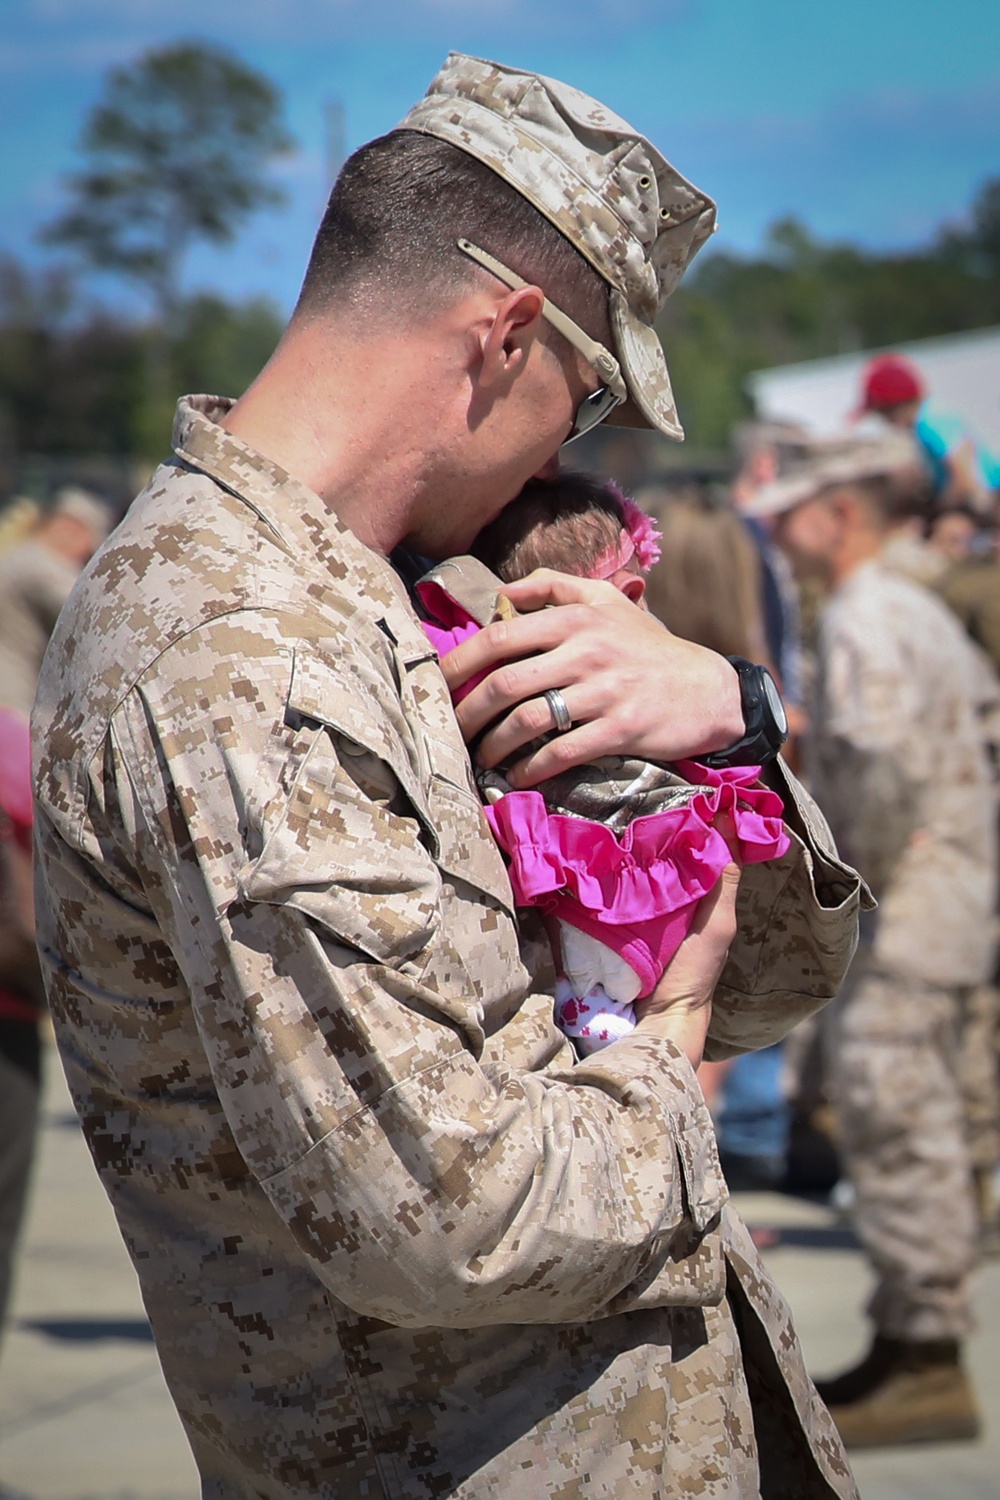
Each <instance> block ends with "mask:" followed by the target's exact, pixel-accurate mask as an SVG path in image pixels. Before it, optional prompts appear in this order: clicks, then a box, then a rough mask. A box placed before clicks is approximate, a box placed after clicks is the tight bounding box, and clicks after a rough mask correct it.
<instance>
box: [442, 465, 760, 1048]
mask: <svg viewBox="0 0 1000 1500" xmlns="http://www.w3.org/2000/svg"><path fill="white" fill-rule="evenodd" d="M658 540H659V533H658V532H657V531H656V530H655V529H654V527H653V524H652V522H651V520H650V518H649V517H648V516H647V515H645V514H644V512H643V511H641V510H640V509H639V507H638V506H637V505H636V504H635V503H634V501H632V500H629V499H627V498H626V497H625V496H624V495H622V493H621V492H620V490H618V489H617V487H616V486H615V485H613V484H602V483H600V482H599V481H597V480H595V479H592V478H591V477H589V476H588V475H585V474H573V473H566V474H563V475H561V476H560V477H559V478H558V479H556V480H552V481H542V480H534V481H532V482H531V483H530V484H528V485H527V486H526V487H525V489H524V490H523V491H522V493H521V495H520V496H519V497H518V499H517V500H515V501H514V502H512V503H511V504H510V505H508V506H507V507H506V509H505V510H504V511H503V512H502V513H501V515H500V516H499V517H498V518H497V520H496V521H494V522H493V523H492V524H491V525H490V526H488V527H487V528H486V529H485V530H484V531H483V532H481V533H480V536H479V537H478V538H477V541H476V545H475V553H476V555H475V557H465V558H452V559H451V560H449V561H448V562H445V563H442V564H440V565H439V566H438V567H437V568H434V569H432V570H431V572H430V573H428V574H426V575H425V576H424V578H423V579H421V581H420V582H419V583H418V585H417V593H418V595H419V597H420V599H421V602H422V604H423V607H424V609H425V611H426V614H427V616H428V618H427V619H426V620H425V625H424V628H425V630H426V631H427V634H428V636H429V637H430V639H431V641H432V643H433V644H434V646H435V647H436V649H437V650H438V652H439V654H441V655H444V654H446V652H448V651H449V650H451V649H453V648H454V647H455V646H456V645H458V644H459V642H460V641H462V640H464V639H466V638H467V637H468V636H469V635H471V634H473V633H474V632H475V631H476V630H478V629H481V628H482V626H483V625H485V624H487V623H488V622H489V621H490V620H491V619H494V618H497V617H498V616H501V617H502V616H504V615H508V616H509V615H510V614H511V613H512V608H511V606H510V604H509V602H508V601H507V600H506V598H505V597H504V595H503V591H502V586H503V584H504V583H505V582H511V581H513V580H514V579H516V578H522V577H524V576H525V575H526V574H527V573H530V572H531V571H532V570H533V569H534V568H538V567H548V568H556V569H558V570H559V571H561V572H564V573H575V574H577V575H579V576H581V577H587V578H601V579H607V580H608V581H609V582H611V583H612V584H614V585H615V587H616V588H618V589H620V590H621V592H622V593H624V594H625V595H626V596H627V597H628V598H629V599H631V600H632V602H633V603H634V604H636V605H637V606H638V607H639V608H642V609H644V608H645V607H646V606H645V602H644V597H643V596H644V594H645V587H646V585H645V579H644V577H643V574H644V573H645V572H647V571H648V570H649V568H651V567H652V566H653V564H654V563H655V562H656V561H657V560H658V558H659V556H660V549H659V546H658ZM474 685H475V679H473V680H472V681H470V682H468V683H466V684H465V685H464V687H463V688H462V689H461V690H460V692H459V693H458V694H456V698H460V697H463V696H464V695H465V694H466V693H468V692H470V691H471V690H472V688H473V686H474ZM759 776H760V767H759V766H739V767H733V768H731V769H727V770H721V771H717V770H710V769H709V768H708V767H706V766H702V765H700V764H698V763H697V762H695V761H682V762H679V763H678V764H677V765H676V766H662V765H656V764H654V763H652V762H648V761H640V760H633V759H627V758H625V757H622V756H609V757H605V758H604V759H602V760H600V761H596V762H595V763H594V764H593V765H589V766H583V767H577V768H576V769H574V770H572V771H566V772H563V773H561V774H560V775H558V776H554V777H551V778H550V779H549V780H548V781H545V782H543V783H542V784H541V785H540V786H539V787H538V788H537V789H535V790H533V791H527V792H524V791H516V790H514V789H513V788H512V787H511V786H510V785H509V783H508V782H507V781H506V779H505V777H504V775H503V767H500V768H498V769H497V770H495V771H485V772H481V773H479V775H478V778H477V779H478V782H479V789H480V793H481V795H482V797H483V800H484V802H485V803H486V811H487V817H488V819H489V822H490V826H491V828H492V829H493V833H494V835H495V837H496V839H497V841H498V843H499V844H500V846H501V848H502V849H503V850H504V852H505V854H506V855H507V857H508V860H509V867H510V878H511V885H512V888H513V891H514V896H515V899H516V901H517V903H518V905H520V906H535V907H538V908H539V909H540V910H541V911H542V913H543V914H544V916H545V918H546V922H547V926H548V930H549V934H550V937H551V938H552V942H553V952H554V956H555V960H556V966H557V971H558V974H559V977H558V980H557V984H556V1012H555V1014H556V1021H557V1023H558V1025H559V1026H560V1028H561V1029H562V1030H563V1031H564V1032H565V1033H566V1035H568V1036H570V1037H572V1038H573V1039H574V1041H575V1043H576V1045H577V1048H578V1049H579V1051H580V1052H581V1053H583V1054H587V1053H589V1052H594V1051H597V1050H599V1049H600V1048H602V1047H605V1046H608V1045H609V1044H610V1043H611V1042H614V1041H617V1040H619V1038H621V1037H623V1036H626V1035H627V1034H628V1033H629V1031H631V1030H632V1028H633V1027H634V1025H635V1021H636V1017H635V1011H634V1009H633V1003H634V1002H635V1001H636V1000H638V999H641V998H643V997H645V996H646V995H648V994H650V993H651V992H652V990H653V989H654V988H655V986H656V984H657V982H658V980H659V979H660V977H661V975H662V973H663V970H664V969H665V968H666V965H667V964H668V963H669V961H670V959H671V958H672V957H673V955H674V953H676V951H677V948H678V947H679V946H680V943H681V941H682V940H683V938H684V936H685V935H686V933H687V932H688V931H689V929H690V927H691V924H692V922H693V921H694V917H695V913H696V911H697V907H698V903H699V901H700V900H701V899H702V897H703V896H705V895H706V894H707V893H708V892H709V891H710V890H711V889H712V888H713V886H714V885H715V883H716V881H717V880H718V879H719V877H720V875H721V873H722V871H723V869H724V868H725V866H726V865H727V864H728V863H729V862H730V860H731V859H732V853H731V851H730V848H729V844H728V843H727V841H726V839H725V838H724V837H723V835H722V833H721V832H720V831H719V828H718V826H717V825H718V821H719V818H720V815H721V814H723V813H726V814H729V815H730V817H731V818H732V824H733V825H734V826H735V831H736V840H737V844H738V849H739V856H740V858H741V860H742V861H743V862H744V864H755V863H760V862H762V861H763V860H767V859H771V858H774V857H776V856H779V855H782V854H784V853H785V851H786V850H787V849H788V845H789V840H788V835H787V833H786V832H785V829H784V826H783V823H782V811H783V809H782V804H781V800H780V798H779V797H778V796H777V794H776V793H774V792H772V791H769V790H767V789H766V788H764V787H761V786H759V785H757V784H756V783H757V782H758V778H759Z"/></svg>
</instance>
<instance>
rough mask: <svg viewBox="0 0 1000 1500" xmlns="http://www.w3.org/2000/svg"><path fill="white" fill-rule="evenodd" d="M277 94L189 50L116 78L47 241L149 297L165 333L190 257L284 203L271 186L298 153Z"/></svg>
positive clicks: (235, 68)
mask: <svg viewBox="0 0 1000 1500" xmlns="http://www.w3.org/2000/svg"><path fill="white" fill-rule="evenodd" d="M280 117H281V98H280V95H279V94H278V92H277V90H276V89H275V88H274V86H273V85H272V84H271V83H270V82H269V81H268V79H266V78H264V77H263V76H262V75H261V74H260V73H258V72H256V71H255V70H254V69H252V68H249V67H248V66H247V65H246V64H245V63H243V62H241V61H240V60H239V59H238V58H237V57H235V56H234V55H233V54H231V53H230V52H228V51H227V50H225V49H224V48H222V47H218V46H214V45H209V44H207V43H197V42H183V43H179V44H176V45H173V46H169V47H163V48H159V49H154V50H153V51H150V52H147V53H145V54H144V55H143V56H142V57H140V58H139V60H138V61H137V62H135V63H133V64H130V65H129V66H127V67H121V68H115V69H113V70H112V71H111V72H110V73H109V75H108V79H107V83H106V88H105V95H104V98H103V99H102V101H101V102H100V103H99V104H98V105H97V106H96V107H95V109H94V110H93V112H92V114H91V115H90V117H89V119H88V121H87V123H86V125H85V127H84V132H83V138H82V150H83V153H84V156H85V157H86V158H87V162H88V165H87V166H86V168H85V169H84V170H83V171H81V172H78V173H77V174H75V175H74V176H72V177H71V178H70V179H69V183H68V187H69V194H70V203H69V207H68V208H67V210H66V212H65V213H64V214H62V216H61V217H59V218H58V219H56V220H55V221H54V222H53V223H52V224H50V225H49V226H48V228H47V229H46V231H45V233H44V238H45V239H46V240H47V241H48V242H49V243H52V244H61V245H67V246H70V247H72V248H73V249H75V250H76V251H77V252H78V253H79V254H80V255H81V257H82V259H83V260H84V262H85V263H86V264H87V265H88V266H90V267H92V268H94V269H96V270H100V271H110V272H115V273H120V274H122V275H125V276H128V277H130V278H132V279H133V280H135V281H138V282H139V283H141V284H143V285H144V286H146V287H147V288H148V289H149V291H150V292H151V294H152V296H153V298H154V302H155V306H156V309H157V313H158V317H159V321H160V323H161V324H162V325H163V326H165V327H167V326H169V324H170V322H171V319H172V317H173V315H174V312H175V310H176V305H177V295H178V293H177V288H178V279H179V276H180V271H181V267H182V264H183V260H184V256H185V255H186V253H187V251H188V249H189V248H190V246H191V245H192V243H194V242H195V241H196V240H209V241H212V242H215V243H222V242H225V241H227V240H231V239H232V237H233V235H234V234H235V232H236V230H237V228H238V227H239V226H240V225H241V224H242V223H243V222H244V221H245V219H246V218H247V217H248V216H249V215H250V214H251V213H252V212H253V211H254V210H255V209H257V208H260V207H262V206H263V205H266V204H273V203H278V202H280V201H281V198H282V195H281V193H280V192H279V190H278V189H277V188H276V187H275V186H274V184H273V183H272V182H271V181H270V180H269V179H268V177H267V168H268V166H269V164H270V163H271V161H272V160H273V159H274V158H275V157H277V156H279V155H281V154H283V153H285V152H288V151H290V150H291V149H292V140H291V137H290V136H289V135H288V133H287V131H286V130H285V129H284V127H283V126H282V124H281V119H280Z"/></svg>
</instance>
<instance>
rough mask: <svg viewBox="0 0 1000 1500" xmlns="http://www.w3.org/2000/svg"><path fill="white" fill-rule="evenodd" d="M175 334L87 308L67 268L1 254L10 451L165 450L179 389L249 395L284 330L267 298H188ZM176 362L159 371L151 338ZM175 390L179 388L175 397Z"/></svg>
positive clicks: (2, 401) (2, 445)
mask: <svg viewBox="0 0 1000 1500" xmlns="http://www.w3.org/2000/svg"><path fill="white" fill-rule="evenodd" d="M176 322H177V327H176V330H175V332H174V334H173V335H172V337H170V338H169V339H166V340H164V339H162V338H161V336H160V332H159V330H157V329H155V328H154V329H150V328H144V327H140V326H137V325H136V324H134V323H128V322H126V321H124V320H122V319H119V318H115V317H113V316H111V315H110V314H109V313H108V312H107V311H105V310H102V309H100V308H92V307H88V306H87V305H86V304H85V303H83V302H82V301H81V300H80V297H79V293H78V291H77V290H76V289H74V287H73V285H72V283H71V282H69V281H68V280H67V279H66V278H65V276H64V275H61V274H55V273H49V272H43V273H41V274H40V275H36V276H34V277H33V276H31V275H30V274H29V273H28V272H27V271H25V269H24V268H23V267H21V266H20V265H18V263H17V262H16V261H14V260H12V259H10V258H6V259H0V449H3V450H5V455H6V459H7V463H8V465H9V463H10V462H11V460H16V459H17V457H18V456H19V455H24V454H29V453H36V454H39V453H40V454H49V455H53V456H58V455H72V454H88V453H106V454H112V455H118V456H122V457H126V456H127V457H148V458H152V459H158V458H161V457H162V456H163V455H164V454H165V453H166V452H167V451H168V450H169V440H170V425H171V421H172V417H173V409H174V395H175V393H176V392H178V391H211V392H214V393H217V394H223V395H234V396H236V395H239V394H240V392H241V391H243V390H244V389H245V388H246V387H247V386H248V385H249V384H250V382H251V380H253V378H254V377H255V375H256V374H257V372H258V370H259V369H260V367H261V366H262V365H263V364H264V363H265V361H266V360H267V359H268V358H269V356H270V354H271V352H272V350H273V349H274V346H275V344H276V343H277V341H278V338H279V337H280V334H281V328H282V321H281V317H280V314H279V313H278V310H277V309H276V308H275V307H273V306H272V305H271V304H270V303H269V302H267V301H266V300H264V299H260V298H258V299H255V300H253V301H249V302H246V303H242V304H234V303H229V302H226V301H224V300H223V299H222V298H220V297H212V296H202V297H196V298H192V299H191V300H190V301H186V302H182V303H181V304H180V306H179V308H178V312H177V319H176ZM151 345H155V348H156V350H157V358H160V357H161V356H162V358H163V359H164V360H165V365H164V368H163V369H162V371H158V372H157V375H156V378H155V379H154V378H153V376H152V375H151V359H150V346H151ZM167 392H169V394H167Z"/></svg>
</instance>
